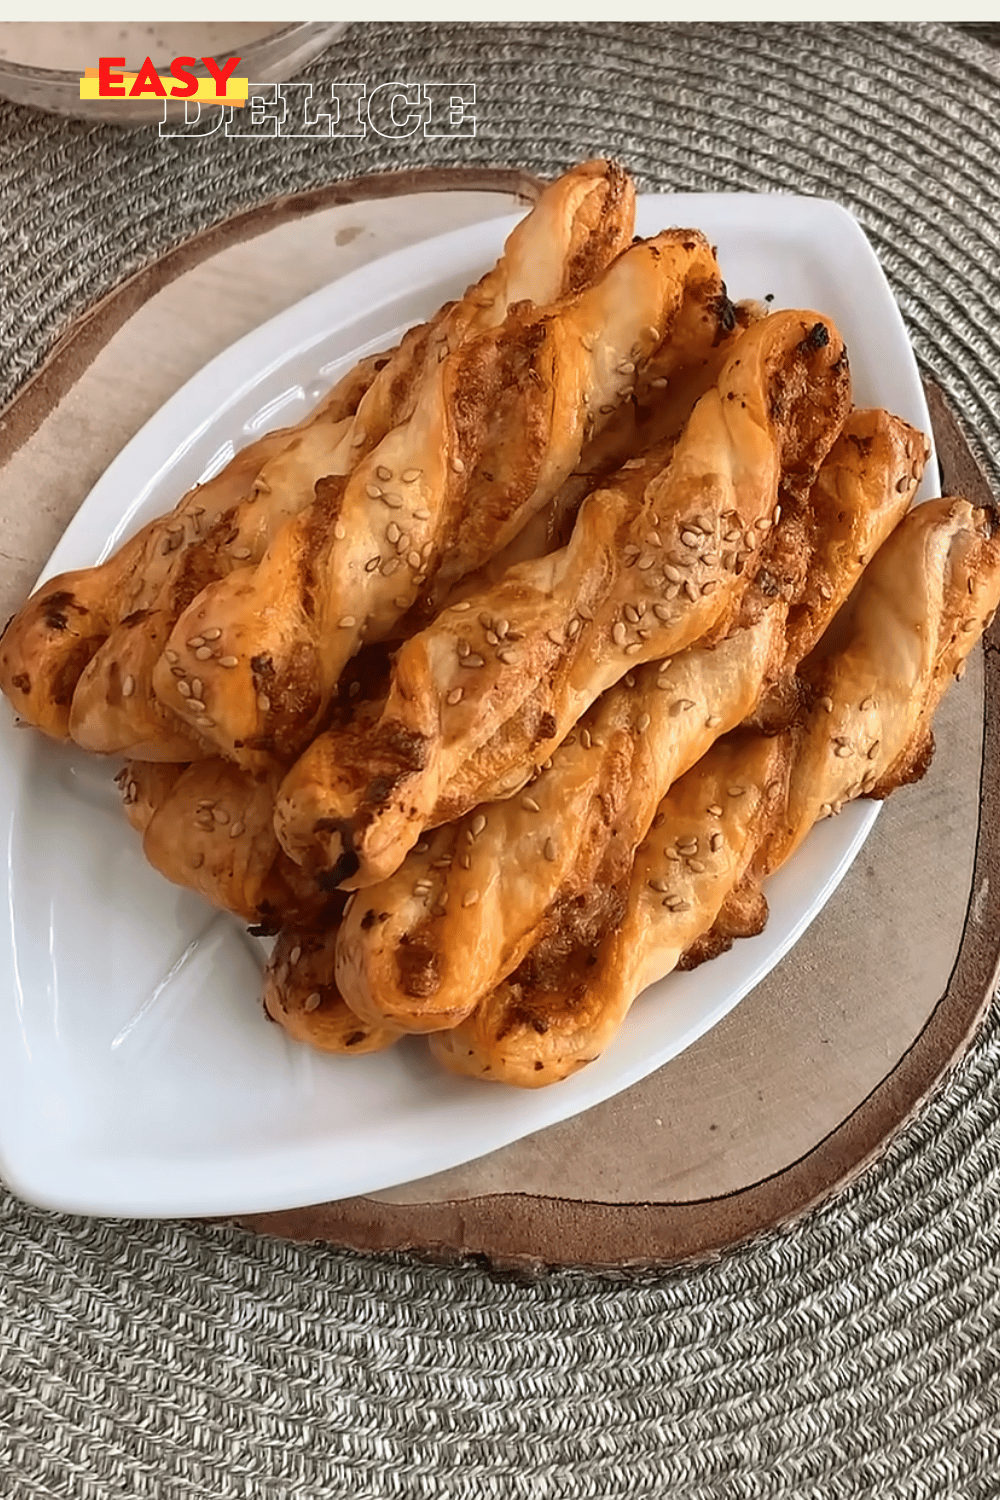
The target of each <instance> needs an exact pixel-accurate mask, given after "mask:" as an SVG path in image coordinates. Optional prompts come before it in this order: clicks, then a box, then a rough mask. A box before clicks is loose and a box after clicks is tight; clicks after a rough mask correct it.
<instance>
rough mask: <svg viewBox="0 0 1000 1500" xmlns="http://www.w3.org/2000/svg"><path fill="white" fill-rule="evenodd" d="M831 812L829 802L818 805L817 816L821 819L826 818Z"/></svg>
mask: <svg viewBox="0 0 1000 1500" xmlns="http://www.w3.org/2000/svg"><path fill="white" fill-rule="evenodd" d="M832 812H833V808H832V807H831V806H830V804H829V802H821V803H820V805H819V815H820V817H821V818H828V817H829V816H830V814H831V813H832Z"/></svg>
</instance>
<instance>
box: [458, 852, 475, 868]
mask: <svg viewBox="0 0 1000 1500" xmlns="http://www.w3.org/2000/svg"><path fill="white" fill-rule="evenodd" d="M459 864H460V865H461V866H462V869H463V870H471V869H472V855H471V854H463V855H462V857H461V859H460V860H459Z"/></svg>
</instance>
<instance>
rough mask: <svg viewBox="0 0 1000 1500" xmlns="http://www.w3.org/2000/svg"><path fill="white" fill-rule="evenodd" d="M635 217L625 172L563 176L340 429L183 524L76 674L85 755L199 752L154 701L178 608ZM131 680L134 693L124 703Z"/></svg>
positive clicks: (290, 440) (605, 251)
mask: <svg viewBox="0 0 1000 1500" xmlns="http://www.w3.org/2000/svg"><path fill="white" fill-rule="evenodd" d="M633 219H634V193H633V190H632V186H631V183H630V181H629V179H628V178H627V177H626V175H625V174H624V172H623V171H622V170H621V168H618V167H615V166H612V165H611V164H609V163H607V162H587V163H584V164H583V165H582V166H580V167H577V168H574V169H573V170H572V171H570V172H568V173H566V174H565V175H564V176H563V177H561V178H559V179H558V180H557V181H556V182H555V183H553V184H551V185H550V186H549V187H548V188H547V189H546V190H545V191H544V192H543V193H542V195H541V197H540V198H539V200H538V202H537V203H536V205H535V207H534V208H533V210H532V211H531V212H530V213H529V214H528V215H527V216H526V218H524V219H523V220H521V222H520V223H519V224H518V225H517V226H516V227H515V229H514V230H513V231H512V232H511V234H510V235H509V237H508V239H507V242H506V245H505V247H504V252H503V254H502V256H501V258H500V260H499V261H498V263H497V265H496V266H495V267H494V268H493V269H492V270H491V271H489V272H488V273H487V275H486V276H484V277H483V278H482V279H481V280H480V281H479V282H478V283H476V284H475V285H474V286H472V287H470V288H469V289H468V291H467V292H466V293H465V295H464V296H463V297H462V298H460V299H459V300H458V301H457V302H455V303H453V304H451V305H449V306H447V307H445V308H443V309H441V311H440V312H439V313H438V314H437V315H435V317H434V318H433V319H432V320H431V321H430V322H429V323H425V324H422V325H421V326H420V327H418V328H416V329H412V330H410V332H409V333H407V334H406V335H405V336H404V338H403V340H402V342H401V343H400V345H399V346H398V348H397V349H395V350H394V351H390V352H389V353H388V354H387V355H383V356H380V357H378V358H376V359H374V360H373V361H372V360H370V361H366V362H365V369H366V372H369V378H368V379H366V380H365V381H364V382H363V383H362V382H356V388H357V394H358V395H359V396H360V397H363V399H361V404H360V406H359V407H358V409H357V411H356V412H355V411H354V409H353V408H352V409H351V411H350V412H343V417H344V420H339V421H333V420H331V417H330V407H331V403H330V400H329V398H328V399H327V401H326V402H324V403H323V404H322V406H321V408H320V409H319V412H318V413H315V414H313V416H312V417H310V418H309V419H307V421H306V422H304V423H302V424H300V426H299V427H298V428H296V429H294V430H292V431H291V432H290V433H288V434H286V435H285V441H284V442H283V443H282V444H281V445H279V446H278V447H277V449H276V450H275V451H274V452H273V453H270V454H268V455H266V461H265V462H264V463H263V465H262V466H261V467H260V471H259V473H258V474H257V475H256V477H255V479H254V483H253V485H252V487H248V490H249V493H246V496H245V498H243V499H242V503H241V504H238V505H236V506H235V507H234V508H233V509H231V510H229V511H228V512H226V513H224V514H222V515H220V516H219V517H218V518H217V519H216V523H215V525H214V526H212V527H211V528H208V527H207V525H206V523H205V517H202V526H201V530H200V531H199V532H194V531H193V530H191V529H190V528H189V529H188V530H187V531H185V529H184V527H183V526H177V527H176V529H175V530H174V532H173V533H172V534H171V538H170V540H171V543H172V544H175V545H174V550H173V551H172V552H171V554H170V557H169V561H168V563H167V564H165V565H164V566H165V568H166V570H167V571H166V573H165V575H164V576H161V572H162V570H159V571H157V572H155V573H154V574H152V575H149V576H148V577H143V578H142V579H141V580H140V582H139V585H138V592H137V593H136V595H135V597H134V599H133V600H132V602H131V606H130V610H131V613H132V615H133V616H134V614H135V613H136V612H137V611H139V610H142V611H144V614H143V618H142V620H141V628H136V627H135V625H134V624H133V625H124V626H120V627H119V628H118V629H115V630H113V631H112V632H111V634H110V636H109V638H108V640H107V641H106V642H105V643H104V645H103V646H102V647H101V648H100V649H99V650H98V651H97V652H96V653H95V654H94V656H93V658H92V660H91V661H90V662H89V664H88V666H87V668H86V670H85V671H84V672H83V673H82V674H81V676H80V680H79V682H78V684H77V687H76V690H75V693H74V697H73V704H72V710H71V716H70V733H71V735H72V737H73V738H74V739H75V740H76V741H77V742H78V743H79V744H81V745H83V746H84V747H85V748H87V749H92V750H98V751H104V752H112V751H121V752H122V753H125V754H127V755H130V756H134V757H138V758H144V757H145V758H150V759H154V758H170V759H176V758H181V759H188V758H191V759H193V758H196V757H197V756H198V755H201V754H204V753H206V752H205V750H204V749H202V748H200V736H199V735H198V733H197V727H196V726H195V728H194V730H193V731H192V729H191V728H190V726H189V728H188V732H187V734H181V735H178V733H177V730H178V729H179V728H180V727H181V726H179V725H177V724H176V720H175V716H174V715H171V714H169V713H165V712H164V709H163V707H162V705H161V704H159V703H158V702H157V700H156V699H155V697H154V696H153V693H152V689H151V677H152V672H153V668H154V666H155V664H156V662H157V660H158V659H159V657H160V656H161V654H162V652H163V648H164V646H165V645H166V643H167V640H168V639H169V636H170V632H171V631H172V629H173V627H174V625H175V624H176V621H177V618H178V616H179V615H180V613H181V612H182V610H184V609H186V608H187V606H188V605H189V604H190V603H191V600H192V599H193V598H195V596H196V595H197V594H199V593H200V592H201V590H202V589H203V588H205V587H207V586H208V584H210V583H211V582H213V581H215V580H217V579H220V578H224V577H226V576H228V574H229V573H231V572H233V571H234V570H235V569H242V568H245V567H246V566H248V565H253V564H256V563H258V562H259V561H260V560H261V558H262V557H263V555H264V553H265V551H266V549H267V546H268V545H269V543H270V542H271V540H272V539H273V538H274V536H275V535H276V534H277V533H278V531H280V529H281V527H282V526H283V525H284V524H285V523H286V522H287V521H288V520H290V519H291V518H292V517H294V516H295V515H297V514H299V512H300V511H301V510H302V509H303V508H304V507H305V506H307V505H309V504H311V502H312V500H313V496H314V491H315V486H316V482H317V480H318V479H320V478H322V477H323V476H327V475H332V474H346V473H349V472H350V471H351V469H352V468H354V467H355V465H356V464H357V463H358V462H359V461H360V460H361V458H362V457H363V456H364V455H365V454H366V453H367V452H369V451H370V450H371V449H372V448H374V447H375V446H376V445H377V443H378V442H379V441H380V440H381V438H382V437H384V435H385V433H386V432H387V431H389V430H390V429H391V428H392V427H394V426H395V425H397V424H398V423H400V422H403V421H405V420H406V419H407V418H408V417H409V416H410V415H411V414H412V411H413V408H414V405H415V403H416V400H417V396H418V393H419V391H420V389H421V387H422V385H423V384H424V383H425V382H426V380H427V379H428V377H429V375H430V373H431V372H432V371H433V370H435V369H436V367H437V364H438V361H439V359H440V357H441V356H442V355H443V354H444V353H447V352H449V351H450V350H453V349H456V348H458V347H459V346H460V344H461V343H462V342H463V341H467V340H469V339H472V338H474V337H475V336H476V335H477V334H479V333H482V332H483V331H484V330H486V329H489V328H492V327H495V326H496V325H497V324H498V323H500V322H502V321H503V318H504V317H505V315H506V312H507V309H508V307H509V306H510V305H511V304H512V303H514V302H521V301H523V300H525V299H528V300H530V301H535V302H539V303H548V302H550V301H552V300H553V299H555V298H557V297H560V296H563V295H566V294H569V293H573V292H576V291H578V290H579V289H580V288H581V287H582V286H584V285H586V284H587V282H588V281H589V279H591V278H592V277H593V276H595V275H597V274H599V273H600V272H601V271H602V270H603V269H604V268H605V266H606V265H608V264H609V263H610V261H611V260H612V259H613V258H614V257H615V256H616V255H617V254H618V253H619V252H620V251H621V250H622V249H623V248H624V247H625V246H626V245H627V244H628V242H629V239H630V237H631V233H632V225H633ZM349 381H350V377H348V379H347V383H348V384H349ZM341 384H342V385H345V382H342V383H341ZM343 404H344V403H343V401H341V402H340V404H339V405H338V407H337V410H338V412H339V411H341V410H342V408H343ZM241 498H242V497H241ZM129 681H130V682H131V684H132V687H131V691H130V692H128V693H127V694H123V692H122V685H123V684H124V683H126V682H129ZM209 753H210V752H209Z"/></svg>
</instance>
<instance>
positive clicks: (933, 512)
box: [432, 500, 1000, 1087]
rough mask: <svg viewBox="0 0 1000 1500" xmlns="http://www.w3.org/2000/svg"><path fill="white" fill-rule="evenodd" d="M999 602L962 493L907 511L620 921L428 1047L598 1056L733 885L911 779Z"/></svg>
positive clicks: (521, 1072)
mask: <svg viewBox="0 0 1000 1500" xmlns="http://www.w3.org/2000/svg"><path fill="white" fill-rule="evenodd" d="M998 600H1000V542H998V540H997V538H996V537H995V536H994V535H993V523H992V521H991V519H990V518H989V517H987V515H986V514H985V513H984V512H982V511H974V510H973V508H972V507H971V506H970V505H969V504H968V503H967V502H966V501H964V500H939V501H931V502H928V503H927V504H925V505H921V506H918V507H917V509H916V510H914V511H912V512H911V513H910V514H909V515H908V516H907V517H906V519H905V520H904V521H902V522H901V523H900V525H899V526H898V527H897V529H896V530H895V532H894V533H893V534H892V536H891V537H890V538H889V540H888V541H887V542H886V543H885V544H884V545H883V547H882V548H881V549H880V551H879V552H878V553H877V555H876V557H875V559H874V560H873V562H872V563H871V564H870V565H869V567H868V568H867V570H866V571H865V573H864V574H863V576H862V579H861V581H860V583H859V585H858V587H857V590H856V592H855V594H854V596H853V597H852V599H851V601H850V602H849V604H848V606H847V609H846V611H845V612H844V616H843V618H838V620H837V621H835V622H834V625H833V626H832V627H831V631H830V632H828V636H829V639H827V638H826V637H824V641H823V642H821V645H820V647H819V648H818V650H817V652H816V653H814V655H813V657H811V658H810V659H809V661H808V662H807V663H805V664H804V666H803V676H804V678H805V680H806V682H807V683H808V684H809V687H810V690H811V692H812V694H813V695H814V699H813V703H812V706H811V709H810V710H809V712H808V714H807V715H806V717H805V718H804V720H803V722H802V723H801V724H799V725H796V726H795V727H793V728H792V729H789V730H786V731H785V732H784V733H782V734H781V735H778V736H775V737H770V738H762V737H759V736H755V735H744V736H740V737H736V736H733V737H729V738H728V739H727V740H726V741H724V742H720V743H719V744H717V745H715V746H714V747H713V748H712V749H711V750H710V751H709V752H708V754H707V755H706V756H705V757H704V758H703V759H702V760H701V761H700V762H699V763H698V765H697V766H695V767H694V768H693V769H692V770H691V771H689V772H688V773H687V775H686V776H684V777H682V778H681V780H680V781H678V782H677V783H676V784H675V786H674V787H672V788H671V790H670V792H669V793H668V794H667V796H666V798H664V800H663V802H662V803H661V805H660V810H659V815H658V817H659V822H658V826H657V827H656V828H655V830H654V831H653V832H652V833H651V835H650V837H649V839H648V840H647V841H646V843H645V844H644V845H643V846H641V847H640V849H639V851H638V853H637V857H636V860H635V865H634V868H633V872H632V877H631V881H630V884H629V887H628V891H627V897H626V900H625V902H624V911H623V912H622V913H621V916H620V918H619V919H618V920H616V921H615V923H614V924H613V925H612V926H611V927H610V928H606V929H605V932H604V933H603V935H602V934H597V933H595V932H594V931H590V932H588V933H586V934H585V935H582V936H581V935H580V934H577V933H573V932H572V931H567V932H565V933H564V934H563V942H562V945H561V951H556V950H554V949H553V948H552V947H551V946H550V949H549V952H548V953H547V954H544V953H538V952H535V953H533V954H532V955H531V957H530V958H529V960H528V961H527V962H526V963H524V964H522V965H521V967H520V969H518V970H517V971H515V972H514V973H513V974H512V975H511V976H510V977H509V978H508V979H507V980H505V981H504V983H503V984H502V985H501V986H499V987H498V988H497V989H496V990H495V991H494V992H493V994H491V995H490V996H489V997H488V999H486V1000H485V1001H483V1002H482V1003H481V1004H480V1005H479V1007H478V1008H477V1009H476V1011H475V1012H474V1013H473V1015H472V1016H470V1017H469V1018H468V1019H467V1020H466V1021H463V1022H462V1023H460V1025H459V1026H457V1027H455V1028H454V1029H453V1030H451V1031H447V1032H441V1033H439V1034H437V1035H436V1036H435V1037H434V1038H433V1039H432V1049H433V1051H434V1053H435V1055H436V1056H437V1057H438V1058H439V1059H440V1060H441V1061H442V1062H444V1063H445V1064H446V1065H447V1066H448V1067H450V1068H452V1069H453V1070H455V1071H458V1072H462V1073H468V1074H472V1075H474V1076H477V1077H486V1078H491V1079H499V1080H503V1081H505V1082H508V1083H515V1084H520V1085H522V1086H525V1087H537V1086H539V1085H542V1084H545V1083H550V1082H554V1081H556V1080H557V1079H559V1078H563V1077H566V1076H567V1075H568V1074H570V1073H572V1072H575V1071H576V1070H577V1069H578V1068H580V1067H582V1066H584V1064H585V1063H587V1062H590V1061H592V1060H593V1058H594V1057H596V1056H597V1055H598V1053H599V1052H601V1051H602V1050H603V1048H604V1047H605V1046H607V1044H608V1043H609V1041H610V1040H611V1039H612V1037H613V1036H614V1034H615V1032H616V1031H617V1030H618V1028H619V1026H620V1025H621V1023H622V1021H623V1020H624V1017H625V1015H626V1014H627V1012H628V1010H629V1008H630V1007H631V1005H632V1003H633V1001H634V999H635V997H636V996H637V995H638V994H639V993H640V992H641V991H642V990H643V989H645V988H646V987H647V986H648V985H649V984H651V983H653V982H654V981H656V980H658V979H661V978H663V977H664V976H665V975H666V974H668V973H670V972H671V971H672V970H673V969H674V968H676V967H677V965H678V963H679V962H680V961H681V960H682V958H683V956H684V955H685V953H688V952H690V951H691V950H692V948H693V947H694V945H695V944H696V943H697V942H698V940H699V939H700V938H702V937H703V936H704V935H705V934H706V933H710V932H711V930H712V928H713V925H714V924H715V922H716V920H717V919H718V918H719V916H720V913H722V911H723V909H724V907H725V905H726V902H727V900H728V899H729V898H730V897H731V896H732V895H733V893H735V892H739V891H740V889H741V887H743V886H744V885H745V884H746V882H747V881H748V880H749V881H750V882H751V884H752V883H753V882H754V880H756V879H758V878H759V877H760V876H763V875H765V874H767V873H770V872H773V871H774V870H775V869H777V868H778V866H779V865H780V864H782V863H783V862H784V861H785V860H786V859H788V858H789V856H790V855H791V854H792V853H793V852H794V850H795V849H796V848H798V847H799V845H800V844H801V842H802V839H803V838H804V837H805V836H806V834H807V833H808V831H809V829H810V828H811V827H812V826H813V825H814V823H815V822H816V821H817V819H819V818H823V817H827V816H831V815H832V814H834V813H835V812H836V811H838V810H839V809H840V808H841V807H842V806H843V804H844V803H845V802H846V801H848V800H850V799H852V798H854V797H858V796H875V797H880V796H885V795H887V793H888V792H889V791H891V790H892V789H893V788H894V787H896V786H898V785H900V784H901V783H903V782H905V781H910V780H914V779H916V778H917V777H918V776H919V775H921V774H922V772H923V770H924V769H925V767H926V765H927V762H928V760H929V756H930V750H931V743H932V742H931V738H930V719H931V716H932V714H933V712H934V709H935V707H936V706H937V703H938V702H939V700H940V697H941V694H942V692H943V690H944V687H945V685H946V684H947V681H948V680H949V678H950V677H951V676H953V675H954V674H955V673H956V672H958V671H959V670H960V668H961V665H962V663H963V661H964V659H965V657H966V656H967V655H968V652H969V651H970V650H971V648H972V646H973V645H974V644H975V642H976V641H977V640H978V639H979V636H980V634H981V632H982V630H983V629H984V628H985V626H986V624H987V622H988V621H989V620H990V619H991V618H992V615H993V613H994V612H995V610H996V607H997V603H998ZM748 905H749V907H750V908H751V909H753V906H754V903H753V902H752V901H751V902H749V903H748ZM757 909H758V910H761V909H762V910H763V911H764V912H766V906H764V907H763V908H761V903H759V902H758V903H757ZM759 925H760V923H759V921H758V922H757V923H755V924H754V926H757V927H759ZM595 939H596V941H595ZM724 945H725V942H724V941H723V943H721V944H719V943H716V944H715V945H714V947H710V948H709V950H708V951H709V952H711V951H718V950H719V947H720V946H724Z"/></svg>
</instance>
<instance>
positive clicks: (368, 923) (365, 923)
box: [361, 906, 375, 932]
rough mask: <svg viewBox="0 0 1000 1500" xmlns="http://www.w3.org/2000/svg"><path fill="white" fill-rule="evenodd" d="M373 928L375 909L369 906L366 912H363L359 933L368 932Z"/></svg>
mask: <svg viewBox="0 0 1000 1500" xmlns="http://www.w3.org/2000/svg"><path fill="white" fill-rule="evenodd" d="M374 926H375V908H374V906H369V908H368V910H367V911H366V912H365V914H364V916H363V917H362V918H361V931H362V932H370V931H371V929H372V928H373V927H374Z"/></svg>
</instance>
